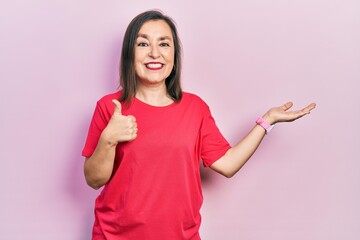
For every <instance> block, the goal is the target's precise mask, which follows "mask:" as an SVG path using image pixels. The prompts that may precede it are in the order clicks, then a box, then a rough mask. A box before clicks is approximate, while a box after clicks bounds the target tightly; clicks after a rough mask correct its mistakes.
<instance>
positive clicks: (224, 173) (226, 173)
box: [221, 172, 236, 178]
mask: <svg viewBox="0 0 360 240" xmlns="http://www.w3.org/2000/svg"><path fill="white" fill-rule="evenodd" d="M235 173H236V172H223V173H221V175H223V176H224V177H226V178H232V177H233V176H234V175H235Z"/></svg>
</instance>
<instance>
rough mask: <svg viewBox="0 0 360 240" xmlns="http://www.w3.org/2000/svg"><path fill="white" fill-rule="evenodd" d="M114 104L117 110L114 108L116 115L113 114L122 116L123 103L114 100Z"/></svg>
mask: <svg viewBox="0 0 360 240" xmlns="http://www.w3.org/2000/svg"><path fill="white" fill-rule="evenodd" d="M112 102H113V103H114V105H115V108H114V113H113V114H120V115H122V113H121V103H120V102H119V101H118V100H116V99H113V100H112Z"/></svg>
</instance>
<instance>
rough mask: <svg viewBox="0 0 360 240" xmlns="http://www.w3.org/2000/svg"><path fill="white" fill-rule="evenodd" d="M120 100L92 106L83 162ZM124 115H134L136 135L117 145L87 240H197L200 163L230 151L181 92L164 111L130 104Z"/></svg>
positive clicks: (202, 107) (201, 108)
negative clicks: (180, 96) (181, 95)
mask: <svg viewBox="0 0 360 240" xmlns="http://www.w3.org/2000/svg"><path fill="white" fill-rule="evenodd" d="M120 95H121V91H119V92H116V93H113V94H109V95H106V96H104V97H103V98H101V99H100V100H99V101H98V102H97V105H96V108H95V112H94V115H93V118H92V121H91V124H90V128H89V133H88V137H87V140H86V144H85V147H84V149H83V152H82V155H83V156H85V157H90V156H91V155H92V153H93V152H94V150H95V148H96V145H97V142H98V140H99V137H100V134H101V132H102V131H103V129H104V128H105V127H106V126H107V123H108V122H109V120H110V118H111V116H112V114H113V111H114V104H113V103H112V101H111V100H112V99H119V97H120ZM122 114H123V115H133V116H135V118H136V122H137V125H138V135H137V137H136V139H135V140H133V141H131V142H124V143H119V144H118V145H117V147H116V153H115V164H114V171H113V175H112V177H111V179H110V180H109V182H108V183H107V184H106V185H105V186H104V188H103V189H102V191H101V193H100V195H99V196H98V197H97V199H96V202H95V223H94V227H93V240H99V239H111V240H122V239H127V240H131V239H135V240H138V239H147V240H159V239H179V240H180V239H184V240H197V239H200V236H199V227H200V222H201V216H200V207H201V205H202V202H203V196H202V190H201V179H200V171H199V167H200V166H199V164H200V159H202V161H203V164H204V165H205V166H210V165H211V164H212V163H213V162H215V161H216V160H218V159H219V158H220V157H222V156H223V155H224V154H225V152H226V151H227V150H228V149H229V148H230V145H229V143H228V142H227V141H226V140H225V138H224V137H223V136H222V134H221V133H220V131H219V129H218V127H217V126H216V124H215V121H214V119H213V117H212V116H211V113H210V110H209V107H208V106H207V105H206V103H205V102H204V101H203V100H201V99H200V98H199V97H197V96H196V95H193V94H190V93H183V97H182V99H181V101H180V102H178V103H176V102H174V103H172V104H170V105H167V106H163V107H157V106H151V105H148V104H146V103H144V102H141V101H140V100H138V99H136V98H134V99H133V101H132V104H131V105H129V106H128V107H126V106H125V105H123V103H122Z"/></svg>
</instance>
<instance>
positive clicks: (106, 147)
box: [84, 138, 116, 189]
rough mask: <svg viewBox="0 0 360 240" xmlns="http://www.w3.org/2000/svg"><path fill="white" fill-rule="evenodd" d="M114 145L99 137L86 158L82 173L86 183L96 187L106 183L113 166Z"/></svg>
mask: <svg viewBox="0 0 360 240" xmlns="http://www.w3.org/2000/svg"><path fill="white" fill-rule="evenodd" d="M115 149H116V145H114V144H111V143H110V142H108V141H106V140H104V139H102V138H100V140H99V142H98V145H97V146H96V149H95V151H94V153H93V154H92V155H91V157H90V158H86V160H85V164H84V174H85V179H86V182H87V184H88V185H89V186H90V187H92V188H94V189H98V188H100V187H102V186H103V185H104V184H105V183H107V182H108V181H109V179H110V177H111V174H112V172H113V167H114V158H115Z"/></svg>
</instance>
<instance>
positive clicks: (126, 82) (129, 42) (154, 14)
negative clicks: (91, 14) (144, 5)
mask: <svg viewBox="0 0 360 240" xmlns="http://www.w3.org/2000/svg"><path fill="white" fill-rule="evenodd" d="M150 20H163V21H165V22H166V23H167V24H168V25H169V27H170V29H171V32H172V37H173V40H174V54H175V56H174V67H173V69H172V71H171V73H170V75H169V76H168V77H167V78H166V80H165V84H166V88H167V92H168V94H169V95H170V97H171V98H172V99H173V100H174V101H175V102H178V101H180V100H181V97H182V90H181V84H180V76H181V43H180V39H179V37H178V33H177V30H176V26H175V22H174V21H173V20H172V19H171V18H170V17H168V16H166V15H164V14H163V13H161V12H160V11H157V10H152V11H146V12H143V13H141V14H139V15H137V16H136V17H135V18H134V19H133V20H132V21H131V22H130V24H129V26H128V27H127V29H126V32H125V36H124V41H123V46H122V52H121V60H120V86H121V87H122V89H123V93H122V95H121V97H120V99H119V100H120V101H125V102H126V103H130V101H131V99H132V98H133V97H134V96H135V94H136V85H137V76H136V73H135V66H134V60H135V42H136V39H137V37H138V33H139V31H140V28H141V27H142V25H143V24H144V23H145V22H147V21H150Z"/></svg>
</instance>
